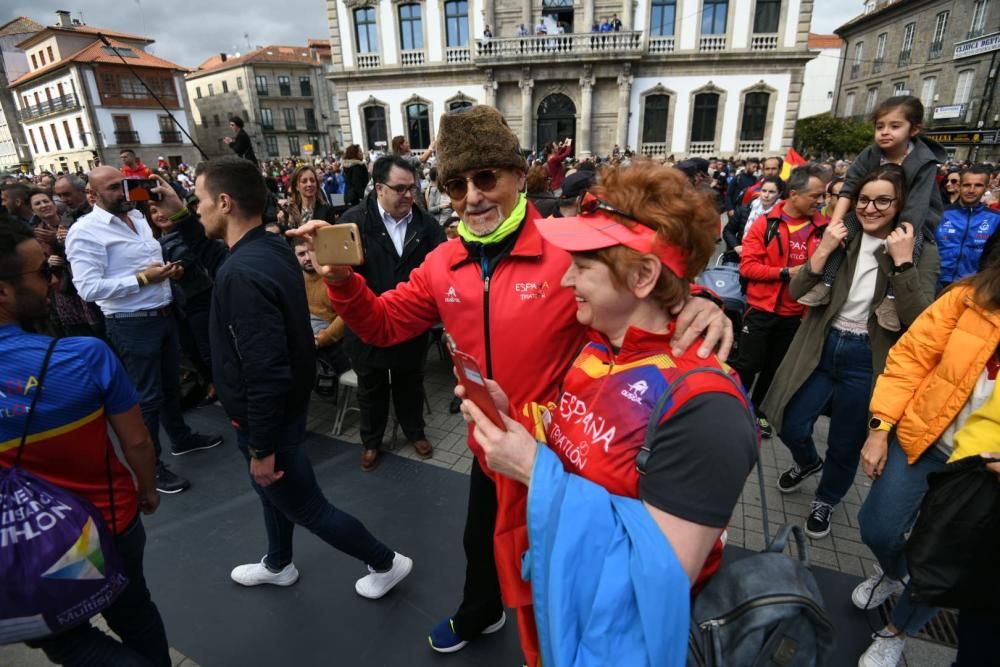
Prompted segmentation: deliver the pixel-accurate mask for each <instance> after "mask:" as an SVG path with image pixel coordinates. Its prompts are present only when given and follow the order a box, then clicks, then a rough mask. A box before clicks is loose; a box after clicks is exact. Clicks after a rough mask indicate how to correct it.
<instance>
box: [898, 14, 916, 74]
mask: <svg viewBox="0 0 1000 667" xmlns="http://www.w3.org/2000/svg"><path fill="white" fill-rule="evenodd" d="M916 29H917V24H916V23H907V24H906V26H905V27H904V28H903V45H902V46H901V47H900V48H899V66H900V67H906V66H907V65H909V64H910V51H911V50H912V49H913V33H914V32H915V31H916Z"/></svg>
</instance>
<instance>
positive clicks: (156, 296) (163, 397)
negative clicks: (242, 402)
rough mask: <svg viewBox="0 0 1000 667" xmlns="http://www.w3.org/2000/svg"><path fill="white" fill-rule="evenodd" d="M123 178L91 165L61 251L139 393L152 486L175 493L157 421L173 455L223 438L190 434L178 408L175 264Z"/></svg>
mask: <svg viewBox="0 0 1000 667" xmlns="http://www.w3.org/2000/svg"><path fill="white" fill-rule="evenodd" d="M123 179H124V177H123V176H122V174H121V172H120V171H118V170H117V169H115V168H114V167H97V168H96V169H94V170H93V171H92V172H90V188H91V190H92V191H93V193H94V196H95V198H96V202H95V203H94V210H93V211H91V212H90V213H88V214H87V215H85V216H83V217H82V218H80V219H79V220H77V221H76V223H74V224H73V226H72V227H70V229H69V234H68V235H67V236H66V256H67V258H68V259H69V263H70V267H71V268H72V270H73V285H74V286H76V289H77V292H78V293H79V294H80V296H81V297H83V299H84V300H85V301H88V302H92V303H96V304H97V305H98V306H99V307H100V309H101V312H102V313H103V314H104V319H105V329H106V331H107V335H108V340H109V342H110V343H111V344H112V345H113V346H114V348H115V351H116V352H117V353H118V356H119V357H120V358H121V360H122V363H123V364H124V366H125V370H126V371H127V372H128V375H129V377H130V378H131V380H132V383H133V384H135V388H136V389H137V390H138V392H139V406H140V408H141V409H142V418H143V421H144V422H145V423H146V428H147V429H149V434H150V436H152V438H153V444H154V445H155V447H156V488H157V489H159V491H160V492H161V493H179V492H181V491H183V490H185V489H187V488H188V487H190V486H191V484H190V482H188V481H187V480H186V479H183V478H182V477H180V476H178V475H176V474H175V473H173V472H172V471H171V470H170V469H169V468H168V467H167V466H165V465H164V464H163V462H162V460H161V458H160V452H161V448H160V422H161V418H160V416H161V413H162V417H163V418H162V422H163V428H164V429H165V430H166V431H167V434H168V435H169V436H170V439H171V441H172V443H173V446H172V447H171V453H172V454H174V455H175V456H180V455H183V454H188V453H190V452H193V451H197V450H201V449H210V448H212V447H216V446H218V445H220V444H222V436H221V435H201V434H198V433H193V432H192V431H191V429H190V428H189V427H188V425H187V424H185V423H184V418H183V416H182V415H181V407H180V371H179V368H180V345H179V342H178V337H177V322H176V320H175V319H174V310H173V306H172V302H173V297H172V296H171V292H170V282H169V281H170V280H171V279H172V278H180V277H181V276H182V275H183V273H184V269H183V267H182V266H181V265H180V264H164V263H163V253H162V251H161V249H160V244H159V242H158V241H157V240H156V239H155V238H153V232H152V230H151V229H150V227H149V223H148V222H146V219H145V217H144V216H143V215H142V214H141V213H139V212H138V211H136V210H135V209H134V205H133V203H132V202H128V201H125V192H124V190H123V189H122V180H123Z"/></svg>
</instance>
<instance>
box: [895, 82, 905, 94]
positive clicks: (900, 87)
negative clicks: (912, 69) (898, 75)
mask: <svg viewBox="0 0 1000 667" xmlns="http://www.w3.org/2000/svg"><path fill="white" fill-rule="evenodd" d="M904 90H906V82H905V81H897V82H896V83H894V84H893V85H892V94H893V96H896V95H902V94H903V91H904Z"/></svg>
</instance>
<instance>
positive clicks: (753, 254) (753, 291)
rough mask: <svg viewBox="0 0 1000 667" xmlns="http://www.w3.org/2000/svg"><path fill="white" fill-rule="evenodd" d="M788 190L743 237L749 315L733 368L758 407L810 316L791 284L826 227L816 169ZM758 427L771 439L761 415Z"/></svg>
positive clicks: (800, 170)
mask: <svg viewBox="0 0 1000 667" xmlns="http://www.w3.org/2000/svg"><path fill="white" fill-rule="evenodd" d="M786 189H787V191H788V196H787V197H786V199H785V201H783V202H781V203H779V204H778V205H776V206H775V207H774V208H773V209H771V212H770V213H768V214H767V215H762V216H760V217H759V218H757V219H756V220H754V222H753V223H752V224H751V225H750V229H749V230H748V231H747V233H746V235H745V236H744V237H743V254H742V255H741V259H740V274H741V275H742V276H743V278H744V280H746V282H747V311H746V314H745V315H744V316H743V329H742V331H741V333H740V349H739V354H738V355H737V358H736V360H735V361H734V362H733V364H732V365H733V368H735V369H736V371H737V372H738V373H739V374H740V379H741V380H743V385H744V386H745V387H746V388H747V389H750V387H751V386H753V395H752V399H753V403H754V406H758V405H760V403H761V402H762V401H763V400H764V396H765V395H766V394H767V390H768V387H770V386H771V380H772V379H774V372H775V371H776V370H778V365H779V364H780V363H781V359H782V357H784V355H785V352H786V351H787V350H788V347H789V346H790V345H791V344H792V339H793V338H794V337H795V332H796V331H797V330H798V328H799V323H800V322H801V321H802V315H803V313H805V309H806V307H805V306H803V305H802V304H800V303H799V302H798V301H796V300H795V299H793V298H792V295H791V294H790V293H789V291H788V282H789V281H790V280H791V279H792V276H794V275H795V274H796V273H798V272H799V271H800V270H801V269H802V265H803V264H805V263H806V260H807V259H808V258H809V255H811V254H812V253H813V251H814V250H816V246H818V245H819V241H820V238H821V237H822V236H823V228H824V227H825V226H826V218H824V217H823V215H822V214H821V213H820V212H819V211H820V207H822V205H823V195H824V192H825V188H824V184H823V181H822V180H821V179H820V177H819V176H818V175H817V174H816V172H815V171H814V170H813V169H812V168H809V167H796V168H795V169H793V170H792V173H791V175H790V176H789V177H788V183H787V184H786ZM755 377H756V379H757V384H756V385H754V384H753V382H754V378H755ZM757 421H758V423H759V424H760V430H761V435H762V436H763V437H765V438H770V437H771V425H770V424H769V423H768V421H767V417H766V416H765V415H764V414H762V413H761V412H760V410H758V411H757Z"/></svg>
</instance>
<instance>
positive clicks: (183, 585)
mask: <svg viewBox="0 0 1000 667" xmlns="http://www.w3.org/2000/svg"><path fill="white" fill-rule="evenodd" d="M186 416H187V418H188V423H189V424H190V425H191V426H192V428H195V429H196V430H199V431H201V432H209V431H214V432H223V433H225V435H226V438H227V442H226V443H225V444H224V445H222V446H221V447H218V448H216V449H214V450H210V451H207V452H196V453H193V454H190V455H187V456H183V457H171V456H169V455H166V457H165V458H166V459H168V460H167V463H169V464H170V465H171V466H172V467H173V468H174V470H176V471H177V472H178V473H180V474H182V475H184V476H186V477H188V478H190V479H191V480H192V483H193V485H194V487H193V488H192V490H191V491H188V492H185V493H182V494H179V495H176V496H164V497H163V499H162V502H161V505H160V510H159V512H157V513H156V514H155V515H153V516H152V517H147V518H146V519H145V524H146V529H147V532H148V535H149V541H148V544H147V547H146V576H147V578H148V580H149V587H150V590H151V591H152V593H153V597H154V599H155V600H156V602H157V604H158V605H159V607H160V611H161V613H162V614H163V618H164V622H165V624H166V627H167V636H168V638H169V639H170V643H171V646H173V647H175V648H176V649H178V650H179V651H181V652H182V653H183V654H185V655H186V656H188V657H189V658H191V659H192V660H194V661H195V662H197V663H199V664H200V665H202V666H203V667H220V666H229V665H239V666H241V667H253V666H256V665H268V666H273V665H282V666H285V665H295V666H299V665H317V666H318V665H324V666H326V665H345V666H348V665H350V666H354V665H359V666H362V665H363V666H369V665H371V666H376V665H386V666H392V667H403V666H406V667H410V666H413V667H419V666H422V665H435V666H439V665H448V666H449V667H461V666H463V665H476V666H477V667H479V666H481V667H492V666H494V665H496V666H498V667H499V666H503V667H514V666H515V665H520V664H521V661H520V651H519V649H518V644H517V636H516V632H515V628H514V623H513V620H514V619H513V617H512V616H510V615H508V621H509V623H508V626H507V627H506V628H505V629H504V630H503V631H501V632H499V633H497V634H495V635H492V636H489V637H485V638H482V639H480V640H478V641H476V642H473V643H472V644H470V645H469V646H468V647H467V648H466V649H464V650H463V651H461V652H460V653H456V654H452V655H439V654H436V653H434V652H433V651H431V649H430V648H429V647H428V645H427V638H426V637H427V632H428V631H429V629H430V628H431V626H432V625H433V624H434V623H436V622H437V621H438V620H439V619H441V618H444V617H445V616H447V615H448V614H449V613H451V612H453V611H454V608H455V606H456V605H457V604H458V601H459V599H460V595H461V588H462V580H463V574H464V564H465V559H464V554H463V552H462V526H463V524H464V520H465V505H466V495H467V493H468V477H467V476H466V475H462V474H459V473H456V472H452V471H450V470H446V469H442V468H438V467H436V466H432V465H427V464H424V463H418V462H416V461H412V460H409V459H404V458H400V457H397V456H393V455H387V456H385V457H384V458H383V461H382V463H381V465H380V466H379V468H378V469H377V470H376V471H375V472H373V473H363V472H361V470H360V468H359V465H358V463H359V456H358V454H359V452H358V446H357V445H348V444H345V443H342V442H340V441H337V440H334V439H331V438H326V437H323V436H320V435H311V436H310V438H309V452H310V456H311V458H312V461H313V464H314V466H315V469H316V475H317V478H318V479H319V481H320V484H321V485H322V487H323V488H324V490H325V491H326V493H327V495H328V497H329V498H330V499H331V500H332V501H333V502H334V504H336V505H338V506H339V507H341V508H343V509H344V510H346V511H349V512H351V513H353V514H355V515H356V516H357V517H358V518H360V519H361V520H362V521H364V522H365V524H366V525H367V526H368V527H369V529H370V530H371V531H372V532H373V533H374V534H375V535H376V536H378V537H379V539H381V540H383V541H384V542H386V543H387V544H388V545H389V546H390V547H392V548H395V549H396V550H398V551H400V552H402V553H405V554H407V555H408V556H410V557H411V558H413V560H414V568H413V573H412V574H411V575H410V576H409V577H408V578H407V579H406V580H405V581H404V582H402V583H401V584H400V585H399V586H397V588H395V589H394V590H393V591H392V592H390V593H389V594H388V595H387V596H386V597H385V598H383V599H381V600H378V601H371V600H366V599H364V598H361V597H359V596H358V595H357V594H356V593H355V592H354V581H355V580H356V579H357V578H359V577H360V576H362V575H364V574H365V573H366V572H365V568H364V565H362V564H361V563H359V562H357V561H355V560H354V559H352V558H350V557H348V556H345V555H343V554H341V553H340V552H337V551H335V550H334V549H333V548H331V547H328V546H327V545H326V544H324V543H323V542H321V541H320V540H319V539H317V538H316V537H315V536H313V535H312V534H311V533H309V532H308V531H305V530H301V529H300V530H299V531H298V532H297V537H296V543H295V546H296V552H295V564H296V566H297V567H298V569H299V571H300V573H301V578H300V580H299V582H298V583H297V584H296V585H294V586H292V587H289V588H277V587H271V586H262V587H257V588H243V587H241V586H238V585H237V584H234V583H233V582H232V581H231V580H230V579H229V571H230V570H231V569H232V568H233V566H235V565H238V564H240V563H248V562H252V561H255V560H258V559H259V558H260V557H261V556H262V555H263V552H264V549H265V538H264V527H263V521H262V519H261V516H260V505H259V501H258V499H257V496H256V494H254V492H253V491H252V490H251V488H250V486H249V483H248V480H247V471H246V466H245V464H244V462H243V460H242V458H241V457H240V454H239V452H238V451H237V450H236V446H235V438H234V436H233V433H232V429H231V428H230V427H229V425H228V421H227V420H226V419H225V417H224V415H223V413H222V411H221V410H220V409H219V408H215V407H212V408H202V409H200V410H197V411H194V412H189V413H187V415H186ZM165 442H166V440H165ZM746 553H748V552H746V551H744V550H742V549H735V548H730V549H728V550H727V557H728V558H739V557H740V556H742V555H745V554H746ZM817 577H818V578H819V581H820V584H821V586H822V587H823V590H824V593H826V599H827V606H828V608H829V610H830V613H831V615H832V616H833V618H834V620H835V624H836V627H837V630H838V636H839V641H838V655H837V657H836V659H835V661H834V662H833V663H832V664H833V665H835V666H839V665H853V664H856V662H857V657H858V655H860V653H861V652H862V651H863V650H864V649H865V647H866V646H867V644H868V642H869V638H868V634H869V629H868V626H867V624H866V622H865V619H864V616H863V615H861V614H860V613H859V612H857V610H855V609H854V608H853V607H851V603H850V601H849V596H850V591H851V588H852V587H853V586H854V585H855V583H856V582H857V581H858V579H857V577H852V576H848V575H844V574H841V573H839V572H834V571H832V570H825V569H822V568H817Z"/></svg>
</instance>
